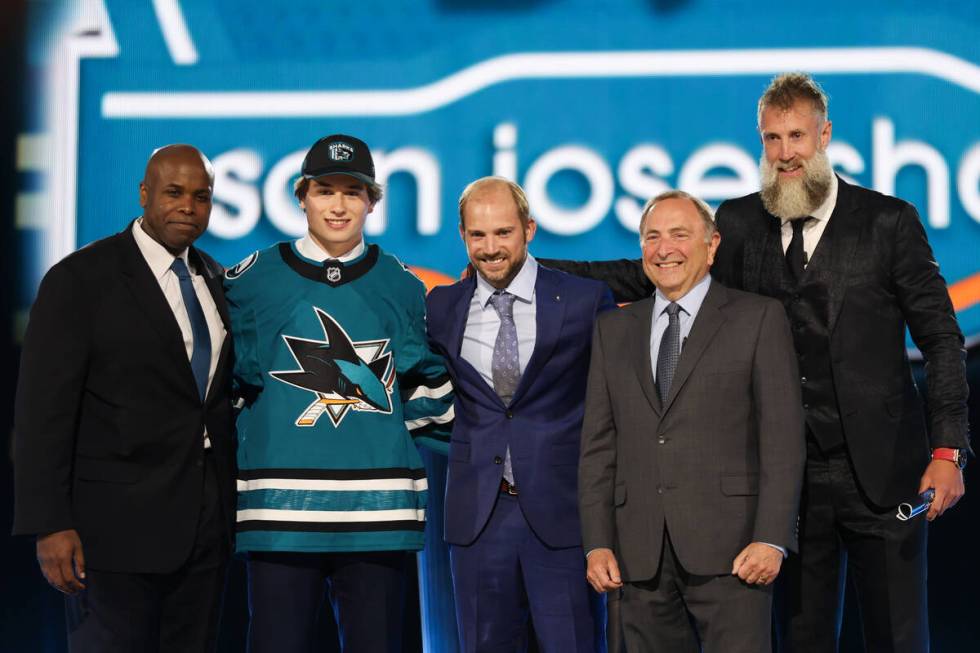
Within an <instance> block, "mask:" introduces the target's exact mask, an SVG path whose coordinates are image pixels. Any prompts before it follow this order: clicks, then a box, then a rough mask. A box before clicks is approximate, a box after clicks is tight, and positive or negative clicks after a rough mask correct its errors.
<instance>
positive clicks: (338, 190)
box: [299, 175, 374, 257]
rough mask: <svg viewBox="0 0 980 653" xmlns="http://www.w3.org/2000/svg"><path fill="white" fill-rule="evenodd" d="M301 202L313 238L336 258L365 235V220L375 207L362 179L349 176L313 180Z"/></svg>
mask: <svg viewBox="0 0 980 653" xmlns="http://www.w3.org/2000/svg"><path fill="white" fill-rule="evenodd" d="M299 205H300V206H301V207H302V208H303V211H304V212H306V221H307V224H308V225H309V229H310V237H311V238H312V239H313V240H314V241H315V242H316V243H317V244H318V245H319V246H320V247H321V248H322V249H323V251H325V252H326V253H327V254H329V255H330V256H333V257H339V256H343V255H344V254H346V253H347V252H349V251H351V250H352V249H354V247H355V246H356V245H357V243H359V242H360V241H361V239H362V238H363V237H364V221H365V220H366V219H367V216H368V213H370V212H371V211H373V210H374V203H373V202H371V200H370V198H369V197H368V191H367V186H366V185H365V184H364V182H363V181H360V180H358V179H355V178H354V177H351V176H348V175H327V176H325V177H318V178H317V179H311V180H310V184H309V187H308V188H307V190H306V196H305V197H303V199H301V200H300V202H299Z"/></svg>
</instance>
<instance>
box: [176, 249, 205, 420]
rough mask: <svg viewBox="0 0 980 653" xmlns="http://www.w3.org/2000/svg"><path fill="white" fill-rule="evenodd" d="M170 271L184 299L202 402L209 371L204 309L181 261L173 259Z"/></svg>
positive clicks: (196, 378) (193, 361)
mask: <svg viewBox="0 0 980 653" xmlns="http://www.w3.org/2000/svg"><path fill="white" fill-rule="evenodd" d="M170 269H171V270H172V271H173V273H174V274H176V275H177V279H178V280H179V281H180V294H181V296H182V297H183V298H184V308H185V309H186V310H187V317H188V318H189V319H190V322H191V336H192V337H193V340H194V348H193V349H192V351H191V371H192V372H193V373H194V380H195V381H196V382H197V393H198V395H199V396H200V398H201V401H204V396H205V395H206V394H207V390H208V372H210V370H211V334H210V333H209V332H208V322H207V320H205V319H204V309H202V308H201V302H200V301H199V300H198V298H197V293H196V292H194V282H193V281H191V273H190V272H188V270H187V266H186V265H185V264H184V261H183V259H179V258H178V259H174V262H173V263H172V264H171V265H170Z"/></svg>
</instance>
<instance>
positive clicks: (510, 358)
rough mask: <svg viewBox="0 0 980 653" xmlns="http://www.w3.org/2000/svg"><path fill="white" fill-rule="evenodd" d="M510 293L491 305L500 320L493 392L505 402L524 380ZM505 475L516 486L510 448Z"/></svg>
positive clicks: (492, 299) (494, 296) (492, 366)
mask: <svg viewBox="0 0 980 653" xmlns="http://www.w3.org/2000/svg"><path fill="white" fill-rule="evenodd" d="M515 299H516V297H515V296H514V295H512V294H510V293H509V292H504V291H502V290H498V291H497V292H495V293H493V294H492V295H490V303H491V304H493V308H494V310H495V311H497V315H498V316H499V317H500V328H499V329H498V330H497V340H496V341H495V342H494V344H493V359H492V360H491V362H490V375H491V377H493V389H494V392H496V393H497V395H498V396H499V397H500V400H501V401H503V402H504V405H507V404H510V400H511V399H512V398H513V397H514V393H515V392H516V391H517V384H518V383H520V381H521V365H520V359H519V358H518V356H517V325H516V324H514V300H515ZM503 476H504V478H505V479H507V482H508V483H510V484H513V483H514V468H513V466H512V465H511V462H510V447H508V448H507V454H506V456H505V457H504V472H503Z"/></svg>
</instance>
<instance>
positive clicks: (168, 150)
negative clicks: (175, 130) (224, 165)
mask: <svg viewBox="0 0 980 653" xmlns="http://www.w3.org/2000/svg"><path fill="white" fill-rule="evenodd" d="M168 162H172V163H186V164H189V165H195V164H200V166H201V167H202V168H203V170H204V173H205V174H206V175H207V176H208V179H209V180H210V181H211V184H212V185H214V168H213V167H212V165H211V161H210V160H209V159H208V157H206V156H204V153H202V152H201V150H199V149H197V148H196V147H194V146H193V145H187V144H185V143H174V144H173V145H164V146H163V147H158V148H157V149H155V150H153V154H151V155H150V159H149V160H148V161H147V162H146V170H145V171H144V172H143V183H146V181H147V180H148V179H151V178H152V177H153V176H154V175H156V174H158V173H159V170H160V167H161V165H164V164H167V163H168Z"/></svg>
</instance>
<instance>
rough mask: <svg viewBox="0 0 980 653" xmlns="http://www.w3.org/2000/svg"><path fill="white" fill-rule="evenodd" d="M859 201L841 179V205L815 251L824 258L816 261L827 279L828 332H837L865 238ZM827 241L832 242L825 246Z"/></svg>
mask: <svg viewBox="0 0 980 653" xmlns="http://www.w3.org/2000/svg"><path fill="white" fill-rule="evenodd" d="M855 200H856V198H855V194H854V192H853V189H852V188H851V186H850V185H849V184H847V183H846V182H845V181H844V180H842V179H840V178H838V179H837V204H836V205H835V206H834V212H833V213H832V214H831V216H830V221H829V222H828V223H827V228H826V230H825V231H824V233H823V235H822V236H821V238H820V243H819V244H818V245H817V252H814V255H815V256H816V254H817V253H819V254H820V258H819V259H818V260H816V261H814V265H813V273H814V274H817V275H820V276H821V277H822V278H823V279H825V283H826V284H827V288H828V293H827V298H828V303H827V333H833V332H834V325H835V324H836V323H837V316H838V315H839V314H840V308H841V304H842V303H843V301H844V294H845V293H846V292H847V283H848V281H849V280H850V270H851V266H852V263H853V261H854V256H855V253H856V251H857V246H858V241H859V240H860V238H861V221H860V220H859V219H857V218H858V216H857V214H856V212H857V209H858V206H857V202H856V201H855ZM824 240H827V241H828V242H826V243H824ZM824 245H826V247H824Z"/></svg>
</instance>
